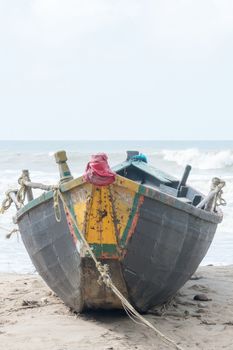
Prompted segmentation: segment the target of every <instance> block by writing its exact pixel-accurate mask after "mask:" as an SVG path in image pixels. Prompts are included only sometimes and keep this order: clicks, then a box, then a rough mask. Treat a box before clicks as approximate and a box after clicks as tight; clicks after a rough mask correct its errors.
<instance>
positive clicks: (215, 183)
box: [211, 177, 226, 211]
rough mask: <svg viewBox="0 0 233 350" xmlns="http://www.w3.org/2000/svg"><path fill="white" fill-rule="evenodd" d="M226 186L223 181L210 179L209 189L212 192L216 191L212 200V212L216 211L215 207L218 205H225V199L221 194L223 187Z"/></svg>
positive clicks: (215, 178)
mask: <svg viewBox="0 0 233 350" xmlns="http://www.w3.org/2000/svg"><path fill="white" fill-rule="evenodd" d="M225 185H226V183H225V181H223V180H221V179H219V178H218V177H214V178H213V179H212V186H211V189H212V190H213V191H214V190H216V191H217V192H216V196H215V198H214V205H213V210H214V211H215V210H216V207H217V206H220V205H226V201H225V199H224V198H223V197H222V194H223V190H222V189H223V187H224V186H225Z"/></svg>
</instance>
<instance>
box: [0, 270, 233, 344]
mask: <svg viewBox="0 0 233 350" xmlns="http://www.w3.org/2000/svg"><path fill="white" fill-rule="evenodd" d="M232 290H233V266H227V267H214V266H207V267H202V268H199V270H198V271H197V273H196V274H195V275H194V277H193V278H192V279H191V280H190V281H188V282H187V283H186V285H185V286H184V287H183V288H182V289H181V290H180V291H179V293H178V294H177V296H176V297H175V298H174V299H173V300H172V301H171V302H170V303H169V305H167V306H166V307H163V308H157V309H155V310H153V313H151V314H148V315H146V318H147V319H148V320H150V321H151V322H152V323H153V324H154V325H155V326H156V327H157V328H158V329H159V330H160V331H162V332H163V333H164V334H165V335H167V336H169V337H170V338H172V339H173V340H174V341H176V343H177V344H179V345H180V346H182V348H183V349H205V350H213V349H233V295H232ZM197 294H198V295H199V294H205V296H207V298H208V299H209V300H208V301H196V300H194V299H193V298H194V296H195V295H197ZM0 344H1V347H0V348H1V349H2V350H21V349H24V350H31V349H33V350H42V349H43V350H44V349H50V350H77V349H80V350H81V349H88V350H89V349H93V348H95V349H102V350H121V349H122V350H123V349H138V350H142V349H172V346H168V345H166V344H164V343H163V342H162V341H161V340H160V339H158V337H157V336H156V335H155V334H154V333H153V331H151V330H149V329H147V328H145V327H144V326H142V325H137V324H135V323H133V322H132V321H131V320H130V319H129V318H128V317H127V316H126V315H125V314H124V313H123V312H119V311H112V312H89V313H86V314H81V315H77V314H74V313H72V312H71V311H70V310H69V309H68V308H67V307H66V306H65V305H64V304H63V303H62V302H61V301H60V299H58V298H57V297H56V296H55V295H54V294H53V293H52V292H51V291H50V290H49V288H48V287H47V286H46V285H45V284H44V282H43V281H42V280H41V278H40V277H39V276H37V275H16V274H1V275H0Z"/></svg>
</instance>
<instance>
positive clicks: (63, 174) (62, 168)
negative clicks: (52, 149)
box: [54, 151, 73, 182]
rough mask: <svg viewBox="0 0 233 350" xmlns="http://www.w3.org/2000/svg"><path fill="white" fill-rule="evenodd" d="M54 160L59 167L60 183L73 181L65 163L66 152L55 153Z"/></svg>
mask: <svg viewBox="0 0 233 350" xmlns="http://www.w3.org/2000/svg"><path fill="white" fill-rule="evenodd" d="M54 156H55V160H56V163H57V164H58V167H59V172H60V182H67V181H70V180H72V179H73V176H72V175H71V172H70V169H69V167H68V165H67V163H66V161H67V156H66V151H58V152H56V153H55V155H54Z"/></svg>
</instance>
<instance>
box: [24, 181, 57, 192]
mask: <svg viewBox="0 0 233 350" xmlns="http://www.w3.org/2000/svg"><path fill="white" fill-rule="evenodd" d="M24 184H25V186H27V187H31V188H35V189H36V188H37V189H40V190H43V191H51V190H53V188H54V186H51V185H44V184H41V183H39V182H31V181H24Z"/></svg>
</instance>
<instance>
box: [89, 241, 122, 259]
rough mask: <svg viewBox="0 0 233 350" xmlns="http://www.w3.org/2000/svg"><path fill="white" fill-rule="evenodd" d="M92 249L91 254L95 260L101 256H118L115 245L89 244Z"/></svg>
mask: <svg viewBox="0 0 233 350" xmlns="http://www.w3.org/2000/svg"><path fill="white" fill-rule="evenodd" d="M89 245H90V247H91V248H92V251H93V253H94V254H95V256H96V257H97V258H101V256H106V255H108V256H112V255H115V256H118V252H117V246H116V244H106V243H105V244H98V243H89Z"/></svg>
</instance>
